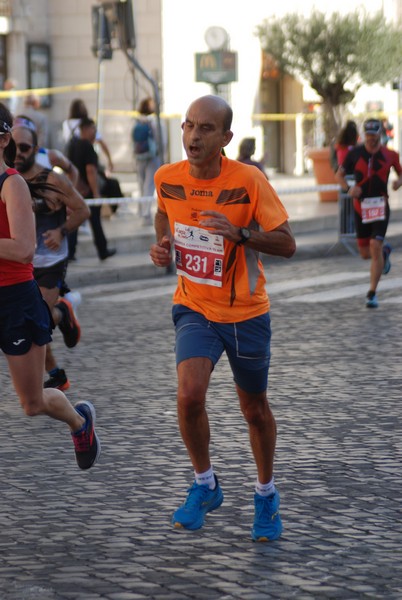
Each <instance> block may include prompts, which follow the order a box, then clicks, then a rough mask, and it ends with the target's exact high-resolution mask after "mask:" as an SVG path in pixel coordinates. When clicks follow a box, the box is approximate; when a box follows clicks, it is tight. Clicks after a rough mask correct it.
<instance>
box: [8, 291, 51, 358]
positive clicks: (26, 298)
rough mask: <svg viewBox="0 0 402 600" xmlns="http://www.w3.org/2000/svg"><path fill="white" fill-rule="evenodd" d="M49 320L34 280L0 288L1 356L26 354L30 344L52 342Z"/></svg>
mask: <svg viewBox="0 0 402 600" xmlns="http://www.w3.org/2000/svg"><path fill="white" fill-rule="evenodd" d="M52 326H53V319H52V317H51V314H50V311H49V308H48V305H47V304H46V302H45V301H44V299H43V298H42V294H41V293H40V290H39V287H38V284H37V283H36V281H34V280H32V281H25V282H24V283H18V284H16V285H7V286H4V287H1V286H0V348H1V350H2V351H3V352H4V353H5V354H10V355H12V356H20V355H22V354H26V353H27V352H28V351H29V350H30V348H31V346H32V344H36V345H37V346H43V345H45V344H48V343H49V342H51V341H52V336H51V333H52Z"/></svg>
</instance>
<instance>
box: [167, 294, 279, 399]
mask: <svg viewBox="0 0 402 600" xmlns="http://www.w3.org/2000/svg"><path fill="white" fill-rule="evenodd" d="M172 317H173V323H174V325H175V330H176V347H175V351H176V364H177V365H178V364H179V363H180V362H182V361H183V360H186V359H188V358H199V357H206V358H209V359H210V360H211V362H212V364H213V366H214V367H215V365H216V363H217V362H218V360H219V359H220V357H221V356H222V353H223V352H224V351H225V352H226V355H227V357H228V360H229V364H230V367H231V369H232V373H233V377H234V380H235V382H236V384H237V385H238V386H239V387H240V388H241V389H242V390H244V391H245V392H248V393H250V394H259V393H261V392H264V391H265V390H266V389H267V386H268V370H269V361H270V357H271V350H270V346H271V318H270V315H269V313H266V314H264V315H261V316H259V317H255V318H254V319H248V320H246V321H241V322H240V323H216V322H215V321H208V319H206V318H205V317H204V316H203V315H202V314H200V313H198V312H195V311H193V310H191V309H190V308H187V307H186V306H183V305H182V304H175V305H174V306H173V309H172Z"/></svg>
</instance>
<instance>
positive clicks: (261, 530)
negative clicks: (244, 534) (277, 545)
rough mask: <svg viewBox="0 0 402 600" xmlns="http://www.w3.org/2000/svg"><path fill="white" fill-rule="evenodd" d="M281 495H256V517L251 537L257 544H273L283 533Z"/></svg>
mask: <svg viewBox="0 0 402 600" xmlns="http://www.w3.org/2000/svg"><path fill="white" fill-rule="evenodd" d="M279 502H280V500H279V494H278V492H277V491H275V493H274V494H271V496H260V495H259V494H254V505H255V517H254V525H253V528H252V530H251V537H252V538H253V540H254V541H255V542H272V541H273V540H277V539H278V538H279V537H280V535H281V533H282V521H281V517H280V516H279Z"/></svg>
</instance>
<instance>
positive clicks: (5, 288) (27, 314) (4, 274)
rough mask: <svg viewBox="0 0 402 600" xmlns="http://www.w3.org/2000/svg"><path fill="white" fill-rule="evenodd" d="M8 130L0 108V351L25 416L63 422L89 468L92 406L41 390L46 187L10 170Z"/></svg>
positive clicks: (8, 119)
mask: <svg viewBox="0 0 402 600" xmlns="http://www.w3.org/2000/svg"><path fill="white" fill-rule="evenodd" d="M11 127H12V115H11V113H10V111H9V110H8V109H7V108H6V106H4V105H3V104H0V164H1V166H0V190H1V200H0V347H1V350H2V351H3V353H4V354H5V356H6V359H7V363H8V369H9V372H10V375H11V379H12V382H13V386H14V389H15V391H16V393H17V395H18V398H19V400H20V403H21V406H22V408H23V410H24V412H25V414H26V415H27V416H30V417H34V416H38V415H46V416H48V417H50V418H53V419H56V420H57V421H62V422H63V423H66V424H67V425H68V427H69V428H70V431H71V435H72V439H73V442H74V448H75V455H76V460H77V463H78V466H79V467H80V468H81V469H89V468H90V467H92V466H93V465H94V464H95V462H96V460H97V459H98V457H99V454H100V443H99V440H98V437H97V435H96V433H95V430H94V424H95V409H94V407H93V406H92V404H91V403H90V402H87V401H80V402H78V403H77V404H76V405H75V407H73V406H72V405H71V404H70V402H69V401H68V399H67V398H66V396H65V395H64V394H63V392H61V391H60V390H56V389H54V388H49V389H43V371H44V364H45V347H46V344H49V343H50V341H51V318H50V313H49V309H48V306H47V304H46V302H45V301H44V299H43V298H42V296H41V294H40V291H39V288H38V285H37V283H36V282H35V280H34V277H33V265H32V258H33V256H34V252H35V244H36V235H35V219H34V215H33V212H32V198H31V194H33V195H35V196H36V195H40V196H42V192H43V191H44V185H45V184H43V183H42V184H39V185H38V184H36V185H35V184H32V183H30V184H29V186H28V185H27V183H26V182H25V181H24V179H23V178H22V177H21V176H20V175H19V174H18V172H17V171H16V170H15V169H13V168H12V166H13V163H14V158H15V151H16V148H15V143H14V141H13V140H12V136H11ZM45 193H46V189H45Z"/></svg>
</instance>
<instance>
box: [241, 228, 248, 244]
mask: <svg viewBox="0 0 402 600" xmlns="http://www.w3.org/2000/svg"><path fill="white" fill-rule="evenodd" d="M240 235H241V236H242V238H243V241H244V242H246V241H247V240H249V239H250V230H249V229H247V227H242V228H241V229H240Z"/></svg>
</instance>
